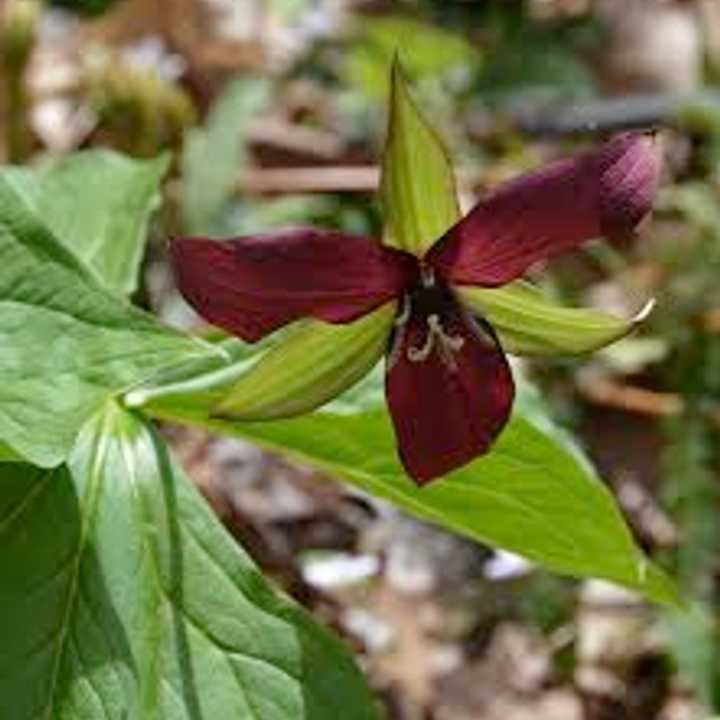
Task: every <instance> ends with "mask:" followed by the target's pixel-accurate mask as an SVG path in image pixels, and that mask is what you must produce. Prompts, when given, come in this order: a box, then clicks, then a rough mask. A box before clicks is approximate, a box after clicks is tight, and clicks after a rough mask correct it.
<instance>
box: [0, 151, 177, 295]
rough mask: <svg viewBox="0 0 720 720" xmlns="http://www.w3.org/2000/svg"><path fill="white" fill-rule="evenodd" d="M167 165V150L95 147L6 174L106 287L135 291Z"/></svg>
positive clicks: (65, 243)
mask: <svg viewBox="0 0 720 720" xmlns="http://www.w3.org/2000/svg"><path fill="white" fill-rule="evenodd" d="M167 167H168V158H167V156H163V157H159V158H157V159H155V160H133V159H131V158H127V157H125V156H123V155H119V154H118V153H114V152H109V151H106V150H90V151H87V152H80V153H76V154H74V155H71V156H70V157H68V158H66V159H63V160H60V161H58V162H54V163H51V164H49V165H47V166H39V167H37V168H26V167H22V168H8V169H6V170H3V171H1V172H0V174H1V175H2V176H3V177H4V178H5V179H6V180H7V181H8V183H9V184H10V185H12V186H13V187H14V188H15V190H16V191H17V192H18V194H20V195H22V197H23V198H24V200H25V201H26V202H27V204H28V205H29V206H30V208H31V209H32V210H33V211H34V212H35V214H36V215H37V216H38V217H39V218H42V221H43V223H44V224H45V225H46V226H47V227H49V228H51V229H52V232H53V234H54V235H55V237H56V238H57V239H58V240H59V241H60V242H62V243H63V245H65V247H66V248H68V250H70V251H71V252H72V253H73V254H74V255H75V256H76V257H77V258H78V259H80V260H81V261H82V262H83V263H84V264H85V265H86V266H88V267H89V268H91V269H92V270H93V272H94V273H95V274H96V276H97V278H98V279H99V280H100V282H101V283H102V284H103V285H105V287H107V288H109V289H111V290H115V291H117V292H118V293H120V294H130V293H132V292H134V291H135V290H136V289H137V281H138V274H139V271H140V262H141V260H142V257H143V253H144V250H145V241H146V238H147V230H148V222H149V219H150V216H151V214H152V212H153V211H154V210H155V209H156V208H157V207H158V205H159V203H160V182H161V181H162V178H163V175H164V174H165V172H166V171H167Z"/></svg>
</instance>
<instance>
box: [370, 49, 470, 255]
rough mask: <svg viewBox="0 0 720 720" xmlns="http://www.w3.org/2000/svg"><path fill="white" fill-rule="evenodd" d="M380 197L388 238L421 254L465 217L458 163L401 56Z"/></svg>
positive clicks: (393, 82)
mask: <svg viewBox="0 0 720 720" xmlns="http://www.w3.org/2000/svg"><path fill="white" fill-rule="evenodd" d="M380 202H381V205H382V213H383V219H384V221H385V232H384V238H383V242H385V244H387V245H391V246H393V247H396V248H399V249H401V250H406V251H407V252H410V253H413V254H415V255H418V256H419V255H422V254H424V253H425V251H426V250H428V248H429V247H430V246H431V245H432V244H433V243H434V242H435V241H436V240H438V239H439V238H440V237H441V236H442V235H443V233H444V232H445V231H446V230H447V229H448V228H449V227H450V226H451V225H453V224H454V223H455V222H456V221H457V220H458V219H459V218H460V208H459V206H458V201H457V195H456V192H455V175H454V173H453V166H452V163H451V162H450V158H449V157H448V155H447V153H446V151H445V148H444V147H443V145H442V141H441V140H440V138H439V137H438V135H437V134H436V132H435V131H434V130H433V129H432V128H431V127H430V125H428V123H427V122H426V121H425V119H424V118H423V117H422V115H421V114H420V111H419V110H418V108H417V106H416V105H415V103H414V101H413V99H412V97H411V96H410V91H409V89H408V87H407V84H406V81H405V78H404V76H403V72H402V69H401V67H400V63H399V61H398V60H395V62H394V63H393V67H392V78H391V91H390V117H389V121H388V133H387V139H386V141H385V151H384V154H383V160H382V176H381V179H380Z"/></svg>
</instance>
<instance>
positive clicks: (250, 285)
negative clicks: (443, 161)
mask: <svg viewBox="0 0 720 720" xmlns="http://www.w3.org/2000/svg"><path fill="white" fill-rule="evenodd" d="M659 172H660V153H659V149H658V147H657V144H656V141H655V137H654V135H653V134H651V133H623V134H620V135H617V136H615V137H613V138H611V139H610V140H609V141H608V142H607V143H605V144H604V145H603V146H601V147H600V148H599V149H597V150H595V151H592V152H587V153H585V154H582V155H580V156H578V157H576V158H574V159H569V160H562V161H559V162H555V163H552V164H550V165H548V166H546V167H545V168H542V169H540V170H539V171H536V172H533V173H530V174H527V175H525V176H522V177H520V178H518V179H517V180H514V181H511V182H509V183H506V184H504V185H502V186H500V187H499V188H498V189H497V190H496V191H495V192H494V193H492V194H491V195H490V196H489V197H488V198H487V199H485V200H482V201H481V202H479V203H478V204H477V205H476V206H475V207H474V208H473V209H472V210H471V211H470V212H469V213H468V214H467V215H466V216H465V217H464V218H462V219H461V220H460V221H459V222H457V223H456V224H455V225H454V226H453V227H451V228H450V229H449V230H448V231H447V232H446V233H445V234H444V235H443V236H442V237H440V238H439V239H438V240H437V241H436V242H435V243H434V244H433V245H432V247H431V248H430V249H429V250H428V251H427V252H426V253H425V254H424V255H423V256H422V257H417V256H415V255H412V254H410V253H408V252H405V251H402V250H397V249H394V248H391V247H386V246H383V245H382V244H381V243H380V242H379V241H378V240H375V239H373V238H370V237H365V236H358V235H348V234H345V233H341V232H336V231H330V230H322V229H316V228H301V229H292V230H286V231H281V232H277V233H269V234H265V235H253V236H249V237H241V238H234V239H230V240H227V241H223V242H218V241H215V240H212V239H209V238H203V237H186V238H177V239H174V240H173V241H172V242H171V253H172V259H173V263H174V267H175V272H176V275H177V280H178V284H179V288H180V291H181V292H182V294H183V296H184V297H185V298H186V299H187V300H188V302H189V303H190V304H191V305H192V306H193V307H194V308H195V309H196V310H197V311H198V312H199V313H200V315H202V316H203V317H204V318H205V319H206V320H207V321H209V322H210V323H212V324H214V325H218V326H220V327H221V328H224V329H225V330H227V331H229V332H231V333H233V334H235V335H237V336H238V337H240V338H242V339H243V340H245V341H248V342H255V341H257V340H260V339H261V338H263V337H265V336H266V335H268V334H269V333H272V332H273V331H274V330H276V329H278V328H280V327H282V326H284V325H286V324H287V323H290V322H292V321H294V320H298V319H300V318H303V317H313V318H315V319H318V320H322V321H325V322H327V323H351V322H353V321H354V320H357V319H358V318H360V317H362V316H364V315H366V314H367V313H370V312H372V311H373V310H375V309H376V308H378V307H380V306H381V305H383V304H385V303H387V302H389V301H393V300H395V301H397V302H398V312H397V317H396V320H395V323H394V327H393V329H392V331H391V332H390V334H389V337H388V341H387V351H386V381H385V390H386V398H387V403H388V407H389V409H390V414H391V416H392V420H393V425H394V428H395V433H396V436H397V443H398V448H399V453H400V458H401V460H402V462H403V465H404V466H405V469H406V470H407V472H408V474H409V475H410V476H411V477H412V478H413V479H414V480H415V481H416V482H417V483H418V484H424V483H427V482H429V481H430V480H432V479H434V478H437V477H440V476H442V475H444V474H446V473H448V472H450V471H452V470H454V469H455V468H458V467H460V466H461V465H464V464H465V463H467V462H469V461H470V460H472V459H473V458H476V457H478V456H479V455H481V454H483V453H485V452H486V451H487V450H488V449H489V448H490V446H491V445H492V443H493V441H494V440H495V438H496V437H497V436H498V434H499V433H500V431H501V430H502V428H503V426H504V425H505V423H506V421H507V419H508V417H509V416H510V412H511V409H512V404H513V398H514V384H513V379H512V374H511V372H510V368H509V366H508V362H507V359H506V357H505V354H504V353H503V350H502V348H501V347H500V344H499V342H498V339H497V336H496V334H495V332H494V331H493V328H492V326H491V325H490V324H489V323H488V322H487V321H486V320H485V319H483V318H482V317H479V316H477V314H474V313H473V312H472V311H471V310H470V309H469V308H468V307H465V306H464V305H463V304H462V302H461V300H460V297H459V295H458V294H457V293H456V292H455V288H458V287H462V286H479V287H483V288H497V287H500V286H502V285H505V284H507V283H509V282H511V281H513V280H515V279H516V278H518V277H520V276H521V275H522V274H523V273H524V272H526V271H527V269H528V268H529V267H530V266H532V265H533V264H535V263H537V262H538V261H541V260H546V259H548V258H550V257H552V256H554V255H557V254H559V253H563V252H566V251H568V250H571V249H573V248H575V247H576V246H577V245H579V244H580V243H581V242H583V241H586V240H589V239H592V238H596V237H599V236H607V237H617V236H622V235H626V234H627V233H629V232H631V231H632V230H633V229H634V228H635V226H636V225H637V224H638V223H639V222H640V220H642V218H643V217H644V216H645V215H646V214H647V213H648V212H649V211H650V209H651V207H652V204H653V201H654V198H655V195H656V192H657V186H658V177H659Z"/></svg>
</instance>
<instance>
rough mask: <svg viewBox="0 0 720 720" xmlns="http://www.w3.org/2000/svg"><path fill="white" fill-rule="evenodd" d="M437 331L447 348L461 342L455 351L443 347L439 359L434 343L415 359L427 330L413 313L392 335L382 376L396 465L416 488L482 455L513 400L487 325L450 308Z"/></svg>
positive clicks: (504, 362) (508, 378) (508, 376)
mask: <svg viewBox="0 0 720 720" xmlns="http://www.w3.org/2000/svg"><path fill="white" fill-rule="evenodd" d="M436 317H437V316H436ZM441 324H442V328H443V331H444V332H445V334H446V335H447V336H449V337H450V338H451V340H452V341H453V342H455V343H457V341H458V340H459V339H461V340H462V346H461V347H460V348H459V349H456V350H455V351H453V350H452V349H450V348H446V349H445V350H446V353H447V352H449V353H450V356H445V355H444V353H443V352H441V350H440V347H439V342H438V341H437V340H436V342H435V344H434V347H433V349H432V351H431V352H430V353H429V354H428V356H427V358H426V359H425V360H418V357H417V350H418V349H422V348H423V347H425V348H426V343H427V337H428V325H427V321H426V319H425V318H424V317H423V316H422V315H421V313H419V312H414V313H413V314H412V315H411V316H410V318H409V319H408V321H407V323H406V324H405V325H404V326H403V327H401V328H399V329H398V330H397V334H396V337H395V342H394V347H393V350H392V352H391V354H390V356H389V357H388V370H387V374H386V377H385V393H386V396H387V402H388V406H389V408H390V414H391V415H392V419H393V424H394V426H395V434H396V437H397V442H398V448H399V453H400V458H401V460H402V463H403V465H404V466H405V470H406V471H407V473H408V475H410V477H411V478H413V479H414V480H415V482H416V483H418V485H424V484H425V483H428V482H430V481H431V480H433V479H435V478H438V477H440V476H442V475H445V474H446V473H449V472H451V471H452V470H455V469H456V468H458V467H460V466H461V465H464V464H465V463H467V462H469V461H470V460H472V459H473V458H476V457H478V456H479V455H482V454H483V453H485V452H486V451H487V450H488V449H489V448H490V446H491V445H492V443H493V441H494V440H495V438H496V437H497V435H498V434H499V432H500V431H501V430H502V428H503V426H504V425H505V422H506V421H507V419H508V417H509V415H510V411H511V408H512V403H513V397H514V385H513V379H512V375H511V372H510V368H509V366H508V363H507V360H506V359H505V356H504V354H503V352H502V350H501V349H500V347H499V345H498V343H497V340H496V339H495V337H494V336H493V335H492V334H491V333H492V331H491V330H490V328H489V326H486V327H482V326H480V325H479V324H478V323H477V322H476V321H475V320H473V319H472V318H471V317H470V316H468V315H466V314H465V313H464V312H463V311H462V310H461V309H460V308H459V307H457V306H455V305H452V306H450V307H448V308H447V310H446V312H445V313H444V314H443V317H442V318H441ZM426 349H427V348H426ZM413 350H415V353H414V352H413ZM413 355H414V360H413Z"/></svg>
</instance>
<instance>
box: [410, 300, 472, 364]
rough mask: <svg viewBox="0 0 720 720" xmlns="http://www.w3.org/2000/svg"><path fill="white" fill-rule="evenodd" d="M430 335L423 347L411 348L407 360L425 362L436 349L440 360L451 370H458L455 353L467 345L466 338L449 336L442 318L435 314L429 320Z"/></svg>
mask: <svg viewBox="0 0 720 720" xmlns="http://www.w3.org/2000/svg"><path fill="white" fill-rule="evenodd" d="M427 324H428V333H427V337H426V338H425V342H424V343H423V345H422V347H419V348H418V347H409V348H408V349H407V358H408V360H409V361H410V362H415V363H417V362H424V361H425V360H427V359H428V358H429V357H430V354H431V353H432V351H433V348H435V347H436V341H437V350H438V352H439V353H440V359H441V360H442V361H443V362H444V363H445V364H446V365H447V366H448V368H449V369H450V370H453V371H454V370H457V363H456V362H455V357H454V353H457V352H459V351H460V349H461V348H462V346H463V345H464V344H465V338H463V337H460V336H459V335H448V334H447V333H446V332H445V330H444V328H443V326H442V323H441V322H440V316H439V315H437V314H435V313H433V314H432V315H428V318H427Z"/></svg>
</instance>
